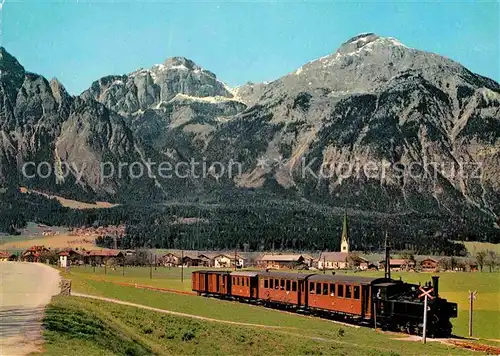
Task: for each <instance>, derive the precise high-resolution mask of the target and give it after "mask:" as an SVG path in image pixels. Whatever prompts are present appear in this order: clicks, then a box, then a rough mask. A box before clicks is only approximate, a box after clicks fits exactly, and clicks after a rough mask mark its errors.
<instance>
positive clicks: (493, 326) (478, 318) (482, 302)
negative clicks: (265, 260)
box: [68, 267, 500, 339]
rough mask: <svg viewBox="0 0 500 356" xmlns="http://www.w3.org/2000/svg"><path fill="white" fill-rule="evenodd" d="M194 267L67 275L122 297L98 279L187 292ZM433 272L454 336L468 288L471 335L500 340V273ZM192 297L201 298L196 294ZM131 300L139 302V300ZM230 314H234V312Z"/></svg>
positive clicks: (415, 278) (78, 286)
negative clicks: (454, 310)
mask: <svg viewBox="0 0 500 356" xmlns="http://www.w3.org/2000/svg"><path fill="white" fill-rule="evenodd" d="M196 269H199V268H184V270H183V274H184V280H183V281H182V282H181V269H180V268H176V267H172V268H168V267H157V269H156V270H155V269H154V268H152V269H150V268H149V267H126V268H125V271H123V270H122V269H120V268H117V269H115V270H112V269H109V268H108V269H106V271H105V270H104V268H96V269H95V272H94V268H92V267H77V268H72V269H71V271H70V273H69V275H68V277H69V278H71V279H72V280H73V289H74V290H75V291H79V292H82V293H89V294H98V295H102V296H108V297H113V298H118V299H124V298H125V296H123V295H121V294H120V293H119V292H116V293H115V292H114V291H113V289H116V290H117V291H118V290H121V289H119V286H113V288H112V287H111V285H110V284H104V285H107V286H108V287H106V288H104V287H102V286H103V284H102V283H98V282H125V283H137V284H142V285H150V286H154V287H160V288H169V289H177V290H184V291H189V290H191V272H192V271H193V270H196ZM105 272H106V274H105ZM150 273H151V275H152V277H153V278H152V279H151V278H150ZM319 273H320V272H319ZM327 273H328V272H327ZM337 273H342V272H337ZM351 273H352V272H351ZM123 274H124V275H123ZM355 274H356V275H359V276H380V275H382V274H383V273H382V272H371V271H370V272H359V273H355ZM432 275H433V274H431V273H414V272H403V273H398V272H395V273H393V275H392V277H393V278H400V277H401V278H402V279H403V280H405V281H407V282H411V283H422V284H423V283H424V282H426V281H430V280H431V276H432ZM437 275H439V277H440V279H439V280H440V286H439V289H440V291H439V293H440V295H441V297H443V298H446V299H448V300H449V301H452V302H455V303H457V304H458V307H459V315H458V318H457V319H453V320H452V322H453V324H454V331H453V332H454V334H455V335H457V336H467V333H468V310H469V299H468V291H469V290H471V291H477V292H478V294H477V299H476V300H475V302H474V335H473V336H475V337H480V338H484V339H500V322H499V321H500V273H487V272H483V273H480V272H474V273H468V272H444V273H438V274H437ZM186 297H189V296H182V298H186ZM165 298H167V297H165ZM168 298H175V297H174V296H173V295H172V294H168ZM168 298H167V299H168ZM189 298H190V297H189ZM195 298H198V299H202V300H204V299H203V298H199V297H195ZM135 302H137V303H140V301H135ZM233 304H234V303H233ZM180 311H183V310H180ZM234 317H236V316H235V315H234Z"/></svg>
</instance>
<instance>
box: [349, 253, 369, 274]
mask: <svg viewBox="0 0 500 356" xmlns="http://www.w3.org/2000/svg"><path fill="white" fill-rule="evenodd" d="M348 259H349V264H350V266H351V267H354V268H357V269H359V270H361V271H365V270H367V269H368V268H369V267H370V261H368V260H367V259H366V258H364V257H361V256H359V255H356V254H350V255H349V258H348Z"/></svg>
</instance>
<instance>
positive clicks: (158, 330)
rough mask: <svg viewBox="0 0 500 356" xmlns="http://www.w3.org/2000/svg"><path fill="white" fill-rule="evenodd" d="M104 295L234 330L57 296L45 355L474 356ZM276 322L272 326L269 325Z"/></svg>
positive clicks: (241, 308) (213, 308) (200, 302)
mask: <svg viewBox="0 0 500 356" xmlns="http://www.w3.org/2000/svg"><path fill="white" fill-rule="evenodd" d="M89 283H90V285H92V286H93V288H95V289H96V290H98V291H100V292H101V293H103V294H109V295H110V296H112V297H117V296H121V298H120V299H123V300H130V301H135V302H140V303H141V304H145V305H149V306H155V307H158V308H164V309H169V310H173V309H176V310H182V311H184V312H190V313H193V314H194V313H196V315H202V316H209V317H214V318H217V319H220V320H230V321H243V322H246V323H250V324H254V325H234V324H226V323H221V322H216V321H209V320H200V319H193V318H189V317H184V316H175V315H168V314H164V313H160V312H157V311H150V310H144V309H140V308H137V307H133V306H124V305H117V304H113V303H109V302H104V301H98V300H91V299H85V298H80V297H63V296H58V297H55V298H54V299H53V301H52V303H51V304H50V305H49V306H48V308H47V311H46V314H45V317H44V320H43V324H44V337H45V344H44V353H45V354H46V355H71V354H75V355H81V354H85V355H89V356H92V355H96V356H101V355H230V354H231V355H236V354H240V355H241V354H243V355H284V354H286V355H360V356H361V355H369V356H370V355H373V356H375V355H389V356H396V355H470V354H473V353H472V352H471V351H467V350H463V349H458V348H455V347H452V346H448V345H444V344H441V343H439V342H429V343H427V344H426V345H423V344H422V343H420V342H410V341H402V340H397V339H396V338H397V336H395V335H394V334H388V333H381V332H376V331H374V330H372V329H368V328H353V327H349V326H343V325H339V324H336V323H333V322H330V321H327V320H323V319H318V318H312V317H304V316H300V315H296V314H291V313H283V312H279V311H275V310H270V309H264V308H260V307H254V306H250V305H246V304H239V303H231V302H225V301H219V300H214V299H206V298H197V297H195V296H193V297H191V296H180V295H175V294H170V293H161V292H154V291H147V290H141V289H136V288H133V287H120V286H116V285H112V284H111V283H107V282H99V281H90V282H89ZM263 325H271V326H274V328H265V327H263Z"/></svg>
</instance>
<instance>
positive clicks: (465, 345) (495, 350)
mask: <svg viewBox="0 0 500 356" xmlns="http://www.w3.org/2000/svg"><path fill="white" fill-rule="evenodd" d="M103 281H104V280H103ZM105 282H108V283H112V284H115V285H119V286H123V287H134V288H139V289H147V290H152V291H157V292H163V293H175V294H183V295H193V296H196V295H197V294H196V293H194V292H189V291H183V290H178V289H170V288H161V287H154V286H150V285H144V284H137V283H125V282H113V281H105ZM72 295H74V296H78V297H84V298H92V299H100V300H104V301H108V302H113V303H119V304H124V305H130V306H136V307H140V308H145V309H150V310H153V311H158V312H163V313H168V314H174V315H179V316H186V317H194V318H197V319H203V320H208V321H215V322H222V323H229V324H235V325H241V326H254V327H264V328H270V329H280V328H282V327H279V326H277V327H273V326H268V325H258V324H250V323H239V322H231V321H225V320H218V319H212V318H205V317H201V316H195V315H190V314H184V313H177V312H170V311H167V310H163V309H156V308H150V307H147V306H143V305H139V304H134V303H128V302H123V301H120V300H117V299H110V298H103V297H98V296H92V295H86V294H80V293H72ZM273 310H276V311H277V312H282V313H291V314H294V315H300V316H302V317H309V318H312V317H311V316H308V315H303V314H297V313H292V312H289V311H285V310H278V309H273ZM330 321H332V322H334V323H336V324H337V323H338V324H341V325H345V326H349V327H355V328H359V327H360V326H358V325H352V324H348V323H343V322H340V321H335V320H330ZM377 332H381V333H386V334H392V335H394V336H398V337H394V340H399V341H406V342H420V341H421V340H422V339H421V337H420V336H415V335H408V334H404V333H398V332H394V331H383V330H381V329H377ZM428 340H429V341H434V342H440V343H442V344H447V345H452V346H455V347H459V348H462V349H466V350H472V351H477V352H484V353H486V354H487V355H500V347H496V346H492V345H486V344H481V343H477V342H472V341H469V340H465V339H462V338H456V337H450V338H436V339H428Z"/></svg>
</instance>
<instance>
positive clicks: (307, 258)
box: [302, 255, 318, 268]
mask: <svg viewBox="0 0 500 356" xmlns="http://www.w3.org/2000/svg"><path fill="white" fill-rule="evenodd" d="M302 257H304V263H305V264H306V265H307V267H309V268H310V267H317V266H318V260H317V259H315V258H314V257H312V256H311V255H302Z"/></svg>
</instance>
